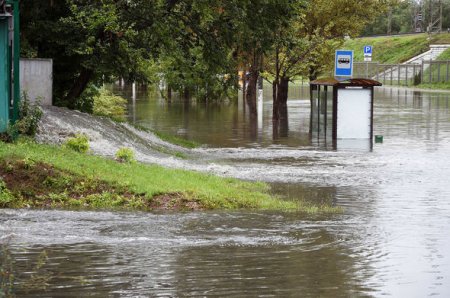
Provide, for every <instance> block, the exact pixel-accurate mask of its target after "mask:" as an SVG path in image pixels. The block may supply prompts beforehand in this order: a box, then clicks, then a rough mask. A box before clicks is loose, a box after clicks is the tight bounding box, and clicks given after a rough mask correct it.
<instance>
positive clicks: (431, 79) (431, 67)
mask: <svg viewBox="0 0 450 298" xmlns="http://www.w3.org/2000/svg"><path fill="white" fill-rule="evenodd" d="M429 68H430V81H429V82H428V83H430V84H431V83H433V78H432V76H431V75H432V74H431V71H432V70H433V63H432V61H431V59H430V66H429Z"/></svg>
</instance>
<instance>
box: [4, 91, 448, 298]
mask: <svg viewBox="0 0 450 298" xmlns="http://www.w3.org/2000/svg"><path fill="white" fill-rule="evenodd" d="M126 91H127V90H126ZM291 92H292V95H291V98H293V99H292V100H290V102H289V107H288V109H289V110H288V119H289V121H288V123H287V124H288V125H282V127H279V128H278V129H275V130H274V129H273V127H272V122H271V120H270V113H271V112H270V108H271V104H270V99H269V98H266V100H265V101H264V102H261V105H260V109H261V106H262V111H263V112H262V113H260V115H262V117H261V116H260V117H259V118H258V119H257V121H256V123H251V122H250V120H249V118H248V117H247V115H246V114H245V113H244V107H243V105H241V104H237V105H236V104H231V103H230V104H222V105H212V104H210V105H202V104H187V103H185V102H183V101H177V100H174V101H173V102H172V103H170V104H168V103H165V102H164V101H161V100H158V99H155V98H150V99H149V98H148V95H147V94H146V93H138V94H137V97H136V100H135V104H134V105H133V101H132V100H130V111H135V113H131V114H130V120H131V121H135V122H137V123H139V124H141V125H148V126H154V127H156V128H157V129H158V130H162V131H167V132H171V133H178V134H179V135H180V136H184V137H186V138H190V139H193V140H197V141H200V142H203V143H206V144H208V148H201V149H197V150H196V151H197V153H198V154H203V153H204V154H206V155H207V156H208V157H207V159H208V162H209V163H211V164H214V165H215V166H217V167H218V168H219V169H223V171H224V172H226V173H227V174H228V175H231V176H237V177H242V178H247V179H258V180H265V181H269V182H271V183H272V185H273V186H274V187H273V191H274V192H276V193H282V194H284V195H285V196H287V197H289V198H291V199H298V198H299V197H302V198H305V199H308V200H314V201H328V202H330V201H331V202H334V203H335V204H336V205H338V206H343V207H344V208H345V212H344V214H340V215H330V216H306V215H302V214H284V213H273V212H199V213H183V214H173V213H111V212H70V211H30V210H19V211H15V210H0V241H1V242H2V243H6V247H7V248H8V249H7V251H5V252H3V253H2V259H1V260H2V267H4V268H5V267H6V268H10V269H12V270H13V271H14V272H15V273H16V275H15V284H14V288H15V291H16V293H17V294H18V295H19V296H30V297H31V296H37V295H40V296H46V295H47V296H58V295H59V296H80V295H82V296H85V295H90V296H99V297H104V296H160V297H183V296H243V297H252V296H269V297H270V296H273V297H318V296H321V297H348V296H393V297H425V296H431V295H433V296H440V297H449V296H450V229H449V227H450V188H449V185H450V178H449V177H450V155H449V154H450V113H449V101H450V93H435V92H424V93H421V92H412V91H405V90H402V89H388V88H383V89H379V90H378V91H377V93H376V96H375V98H376V104H375V134H380V135H383V136H384V143H383V144H374V146H373V148H372V149H370V146H367V144H365V143H358V142H357V143H355V142H350V143H348V142H347V143H338V144H337V148H333V146H330V144H329V143H327V142H324V141H323V140H320V139H312V140H311V139H310V138H309V137H308V132H309V127H308V125H309V114H308V113H309V106H308V100H307V98H306V96H308V92H307V90H306V89H301V88H296V89H293V90H291ZM286 182H289V183H286ZM6 257H7V258H6Z"/></svg>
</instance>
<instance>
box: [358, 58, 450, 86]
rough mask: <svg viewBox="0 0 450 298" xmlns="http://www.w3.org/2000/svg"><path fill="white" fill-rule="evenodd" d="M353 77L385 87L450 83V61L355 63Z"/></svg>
mask: <svg viewBox="0 0 450 298" xmlns="http://www.w3.org/2000/svg"><path fill="white" fill-rule="evenodd" d="M353 76H354V77H358V78H370V79H374V80H377V81H380V82H381V83H383V84H384V85H400V86H411V85H413V86H414V85H419V84H421V83H449V82H450V60H444V61H424V60H422V63H420V64H414V63H411V64H381V63H378V62H354V65H353Z"/></svg>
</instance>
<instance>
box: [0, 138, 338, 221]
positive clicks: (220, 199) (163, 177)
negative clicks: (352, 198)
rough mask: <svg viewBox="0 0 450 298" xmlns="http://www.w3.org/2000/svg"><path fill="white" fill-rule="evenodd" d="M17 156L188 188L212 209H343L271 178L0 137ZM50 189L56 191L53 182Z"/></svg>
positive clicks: (133, 183) (148, 187)
mask: <svg viewBox="0 0 450 298" xmlns="http://www.w3.org/2000/svg"><path fill="white" fill-rule="evenodd" d="M11 156H17V157H19V158H20V159H22V160H28V161H31V163H45V164H48V165H51V166H52V167H54V168H55V169H58V170H61V171H68V172H70V173H72V174H73V175H77V176H81V177H84V178H85V179H93V180H100V181H104V182H106V183H110V184H112V185H120V186H121V187H125V188H127V189H128V190H129V191H130V192H132V193H134V194H143V195H145V196H146V197H148V198H152V197H155V196H161V195H165V194H174V193H178V194H183V197H184V198H186V199H189V200H192V201H193V202H198V203H200V204H201V205H202V206H203V207H205V208H207V209H240V208H244V209H262V210H264V209H266V210H285V211H289V210H290V211H301V212H308V213H318V212H339V211H340V209H339V208H334V207H330V206H314V205H312V204H308V203H304V202H294V201H286V200H282V199H280V198H276V197H273V196H271V195H270V194H269V193H268V190H269V186H268V185H267V184H265V183H259V182H245V181H241V180H237V179H231V178H221V177H217V176H214V175H208V174H203V173H198V172H193V171H185V170H176V169H167V168H163V167H161V166H157V165H147V164H141V163H134V164H124V163H118V162H116V161H114V160H110V159H105V158H102V157H99V156H93V155H86V154H81V153H77V152H74V151H71V150H68V149H64V148H61V147H55V146H50V145H42V144H36V143H34V142H33V141H30V140H20V141H19V142H17V143H16V144H5V143H0V160H5V159H8V158H11ZM48 192H49V193H51V192H52V191H51V188H49V190H48ZM55 199H57V200H65V199H67V198H61V197H56V198H55ZM104 200H108V198H103V197H101V198H98V200H97V202H100V201H104ZM72 203H74V202H72ZM109 205H111V204H109ZM109 205H108V206H109ZM93 207H95V206H93ZM99 207H101V205H100V206H99Z"/></svg>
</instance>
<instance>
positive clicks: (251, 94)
mask: <svg viewBox="0 0 450 298" xmlns="http://www.w3.org/2000/svg"><path fill="white" fill-rule="evenodd" d="M258 77H259V72H258V71H256V70H254V69H251V70H250V77H249V79H248V86H247V96H246V100H247V105H248V107H249V110H250V115H253V116H255V115H257V114H258V110H257V108H256V98H257V94H256V93H257V90H256V87H257V83H258Z"/></svg>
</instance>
